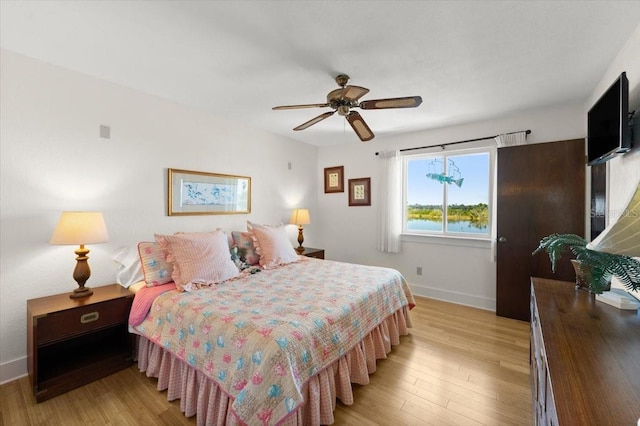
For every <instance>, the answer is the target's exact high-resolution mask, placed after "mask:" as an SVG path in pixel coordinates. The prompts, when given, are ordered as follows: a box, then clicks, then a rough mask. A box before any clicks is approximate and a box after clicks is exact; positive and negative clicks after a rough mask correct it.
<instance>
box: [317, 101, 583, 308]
mask: <svg viewBox="0 0 640 426" xmlns="http://www.w3.org/2000/svg"><path fill="white" fill-rule="evenodd" d="M526 129H530V130H531V131H532V133H531V135H529V136H528V138H527V141H528V143H539V142H551V141H557V140H566V139H575V138H584V137H585V132H586V131H585V127H584V125H583V105H582V103H575V104H568V105H559V106H556V107H550V108H545V109H543V110H534V111H526V112H521V113H518V114H514V115H512V116H508V117H504V118H501V119H498V120H492V121H486V122H478V123H471V124H468V125H464V126H456V127H449V128H442V129H436V130H431V131H428V132H421V133H414V134H409V135H403V136H397V137H393V138H383V137H380V138H378V137H376V138H375V139H374V140H373V141H372V142H369V143H361V142H358V141H357V139H355V138H354V142H353V144H351V145H346V146H333V147H322V148H320V151H319V158H318V166H319V168H318V176H317V177H318V186H319V188H318V193H319V198H318V211H319V216H320V217H321V220H322V223H321V228H322V230H323V232H322V235H320V241H321V244H322V246H323V247H324V248H325V249H326V256H327V258H330V259H340V260H346V261H350V262H356V263H365V264H378V265H384V266H389V267H393V268H396V269H398V270H399V271H400V272H402V273H403V274H404V276H405V277H406V279H407V281H409V283H410V284H411V287H412V289H413V290H414V292H415V293H416V294H419V295H424V296H429V297H434V298H438V299H444V300H449V301H452V302H456V303H461V304H466V305H471V306H476V307H480V308H484V309H490V310H494V309H495V298H496V290H495V279H496V278H495V277H496V272H495V263H494V262H493V260H492V259H491V250H490V243H489V242H488V241H485V242H480V243H478V242H474V243H468V242H466V243H465V242H461V241H459V240H452V239H440V240H437V242H438V243H434V242H433V241H434V240H433V239H432V240H430V241H429V243H424V242H417V241H418V240H419V239H415V238H413V239H411V241H406V240H405V241H403V242H402V252H401V253H399V254H388V253H381V252H379V251H377V250H376V230H377V227H376V214H377V208H378V206H379V203H378V200H379V194H378V193H377V192H376V191H377V188H378V185H379V182H380V173H381V168H380V166H381V160H379V158H378V157H376V155H375V152H376V151H383V150H388V149H402V148H410V147H417V146H427V145H436V144H440V143H446V142H455V141H459V140H466V139H474V138H478V137H485V136H493V135H496V134H499V133H505V132H512V131H518V130H526ZM340 165H344V170H345V192H344V193H338V194H324V193H323V180H322V174H323V168H324V167H331V166H340ZM369 176H370V177H371V186H372V201H371V207H348V202H347V200H348V199H347V194H348V193H347V189H346V187H347V180H348V179H350V178H359V177H369ZM418 266H421V267H422V268H423V274H422V275H421V276H418V275H417V274H416V268H417V267H418Z"/></svg>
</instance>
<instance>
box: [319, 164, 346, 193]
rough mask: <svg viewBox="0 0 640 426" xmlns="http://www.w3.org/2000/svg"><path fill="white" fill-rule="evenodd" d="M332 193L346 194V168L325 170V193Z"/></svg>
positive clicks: (327, 168) (326, 168)
mask: <svg viewBox="0 0 640 426" xmlns="http://www.w3.org/2000/svg"><path fill="white" fill-rule="evenodd" d="M332 192H344V166H336V167H325V169H324V193H325V194H329V193H332Z"/></svg>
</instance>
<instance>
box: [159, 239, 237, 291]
mask: <svg viewBox="0 0 640 426" xmlns="http://www.w3.org/2000/svg"><path fill="white" fill-rule="evenodd" d="M156 241H157V242H158V244H159V245H160V246H161V247H162V249H163V250H166V252H167V261H168V262H169V263H171V264H172V266H173V273H172V274H171V277H172V278H173V281H174V282H175V283H176V288H178V290H180V291H184V290H185V289H186V288H188V287H187V284H190V283H197V284H217V283H220V282H222V281H226V280H228V279H231V278H234V277H236V276H238V275H239V274H240V271H238V268H237V267H236V265H235V264H234V263H233V261H232V260H231V254H230V253H229V243H228V239H227V236H226V235H225V233H224V232H223V231H221V230H217V231H214V232H202V233H189V234H175V235H160V234H156ZM189 287H193V286H189ZM196 287H197V286H196Z"/></svg>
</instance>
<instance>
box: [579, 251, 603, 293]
mask: <svg viewBox="0 0 640 426" xmlns="http://www.w3.org/2000/svg"><path fill="white" fill-rule="evenodd" d="M571 264H572V265H573V270H574V271H575V272H576V289H583V290H589V291H590V292H592V293H594V291H593V289H592V288H591V285H590V283H589V282H588V280H587V277H586V276H585V273H584V271H585V270H588V269H589V268H591V267H590V266H589V265H587V264H583V263H582V262H580V261H579V260H576V259H571ZM602 290H603V291H609V290H611V281H609V282H608V283H607V285H606V286H605V287H604V288H603V289H602Z"/></svg>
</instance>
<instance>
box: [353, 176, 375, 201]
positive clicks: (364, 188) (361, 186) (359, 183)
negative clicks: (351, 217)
mask: <svg viewBox="0 0 640 426" xmlns="http://www.w3.org/2000/svg"><path fill="white" fill-rule="evenodd" d="M370 205H371V178H357V179H349V206H370Z"/></svg>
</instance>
